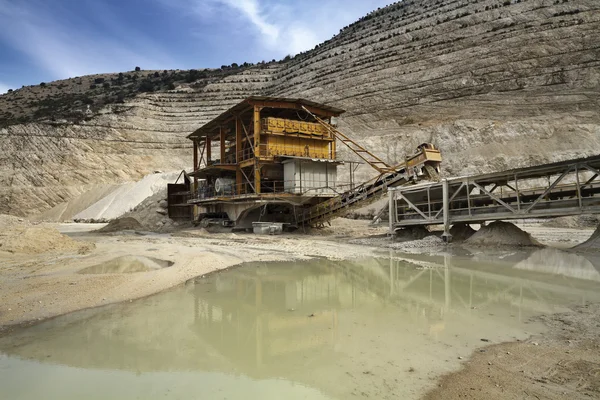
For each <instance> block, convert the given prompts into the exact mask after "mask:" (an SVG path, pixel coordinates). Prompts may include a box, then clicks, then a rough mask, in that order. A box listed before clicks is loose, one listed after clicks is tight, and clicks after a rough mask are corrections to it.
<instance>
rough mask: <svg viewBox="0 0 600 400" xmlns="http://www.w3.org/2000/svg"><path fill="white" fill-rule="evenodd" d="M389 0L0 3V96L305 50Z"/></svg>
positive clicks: (55, 0)
mask: <svg viewBox="0 0 600 400" xmlns="http://www.w3.org/2000/svg"><path fill="white" fill-rule="evenodd" d="M390 2H392V0H280V1H276V0H0V93H4V92H5V91H6V90H7V89H9V88H13V89H15V88H19V87H21V85H31V84H39V83H40V82H49V81H53V80H56V79H64V78H68V77H74V76H81V75H87V74H93V73H103V72H120V71H128V70H132V69H133V68H134V67H135V66H140V67H141V68H142V69H190V68H204V67H220V66H221V65H223V64H231V63H232V62H237V63H243V62H245V61H247V62H258V61H261V60H265V61H268V60H272V59H281V58H283V57H285V56H286V55H287V54H296V53H298V52H300V51H304V50H308V49H311V48H313V47H314V46H315V45H316V44H318V43H320V42H322V41H324V40H327V39H329V38H331V37H332V36H333V35H335V34H336V33H338V32H339V30H340V29H341V28H342V27H344V26H346V25H348V24H350V23H352V22H353V21H355V20H357V19H358V18H360V17H361V16H363V15H365V14H367V13H368V12H370V11H372V10H374V9H377V8H378V7H383V6H385V5H387V4H389V3H390Z"/></svg>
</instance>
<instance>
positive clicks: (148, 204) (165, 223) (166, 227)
mask: <svg viewBox="0 0 600 400" xmlns="http://www.w3.org/2000/svg"><path fill="white" fill-rule="evenodd" d="M187 226H189V224H188V223H181V222H176V221H173V220H172V219H170V218H169V217H168V216H167V188H166V187H165V188H163V190H161V191H159V192H158V193H156V194H154V195H152V196H149V197H147V198H146V199H145V200H144V201H142V202H141V203H140V204H138V205H137V206H136V207H135V208H134V209H133V210H132V211H130V212H128V213H126V214H124V215H123V216H122V217H119V218H117V219H114V220H113V221H111V222H110V223H109V224H108V225H107V226H105V227H104V228H102V229H100V230H99V231H98V232H117V231H122V230H136V231H148V232H159V233H166V232H173V231H175V230H177V229H180V228H182V227H187Z"/></svg>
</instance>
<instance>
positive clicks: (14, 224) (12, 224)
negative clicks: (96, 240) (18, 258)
mask: <svg viewBox="0 0 600 400" xmlns="http://www.w3.org/2000/svg"><path fill="white" fill-rule="evenodd" d="M94 248H95V245H94V244H93V243H88V242H79V241H76V240H73V239H71V238H70V237H68V236H66V235H63V234H61V233H60V232H59V231H57V230H56V229H54V228H53V227H51V226H48V225H45V224H40V223H37V224H35V223H31V222H29V221H27V220H24V219H22V218H17V217H13V216H9V215H0V251H7V252H9V253H28V254H38V253H46V252H53V251H57V252H76V253H79V254H85V253H87V252H89V251H91V250H92V249H94Z"/></svg>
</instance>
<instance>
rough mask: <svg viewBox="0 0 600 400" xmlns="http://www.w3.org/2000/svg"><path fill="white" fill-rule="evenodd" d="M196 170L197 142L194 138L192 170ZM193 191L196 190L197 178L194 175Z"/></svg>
mask: <svg viewBox="0 0 600 400" xmlns="http://www.w3.org/2000/svg"><path fill="white" fill-rule="evenodd" d="M196 171H198V142H197V141H196V139H194V172H196ZM193 190H194V192H195V191H196V190H198V178H197V177H195V176H194V188H193Z"/></svg>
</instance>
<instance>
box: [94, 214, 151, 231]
mask: <svg viewBox="0 0 600 400" xmlns="http://www.w3.org/2000/svg"><path fill="white" fill-rule="evenodd" d="M143 228H144V227H143V226H142V224H140V223H139V221H138V220H137V219H135V218H132V217H123V218H117V219H113V220H112V221H110V222H109V223H108V225H106V226H105V227H103V228H100V229H98V230H97V231H96V232H102V233H108V232H119V231H136V230H141V229H143Z"/></svg>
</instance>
